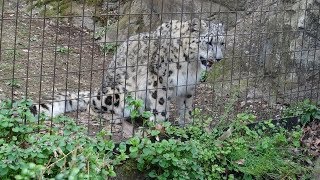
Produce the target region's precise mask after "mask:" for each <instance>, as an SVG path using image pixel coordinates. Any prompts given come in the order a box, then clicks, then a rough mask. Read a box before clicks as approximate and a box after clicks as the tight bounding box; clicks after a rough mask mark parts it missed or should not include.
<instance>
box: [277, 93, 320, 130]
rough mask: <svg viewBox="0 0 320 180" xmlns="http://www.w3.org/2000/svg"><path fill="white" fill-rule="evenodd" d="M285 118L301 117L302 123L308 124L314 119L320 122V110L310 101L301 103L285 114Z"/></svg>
mask: <svg viewBox="0 0 320 180" xmlns="http://www.w3.org/2000/svg"><path fill="white" fill-rule="evenodd" d="M283 116H284V117H292V116H299V117H300V119H301V122H302V123H303V124H306V123H308V122H310V121H311V120H312V119H315V120H320V108H319V107H318V106H317V105H316V104H315V103H313V102H311V101H310V100H309V99H306V100H304V101H303V102H299V103H297V104H295V105H293V106H291V107H289V108H286V109H285V110H284V112H283Z"/></svg>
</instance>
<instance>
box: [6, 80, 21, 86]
mask: <svg viewBox="0 0 320 180" xmlns="http://www.w3.org/2000/svg"><path fill="white" fill-rule="evenodd" d="M6 85H7V86H10V87H13V88H20V86H21V85H20V82H19V80H17V79H11V80H9V81H7V82H6Z"/></svg>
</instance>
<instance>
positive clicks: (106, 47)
mask: <svg viewBox="0 0 320 180" xmlns="http://www.w3.org/2000/svg"><path fill="white" fill-rule="evenodd" d="M101 49H102V51H103V52H104V53H106V54H109V53H114V52H115V51H116V49H117V44H116V43H105V44H103V45H102V47H101Z"/></svg>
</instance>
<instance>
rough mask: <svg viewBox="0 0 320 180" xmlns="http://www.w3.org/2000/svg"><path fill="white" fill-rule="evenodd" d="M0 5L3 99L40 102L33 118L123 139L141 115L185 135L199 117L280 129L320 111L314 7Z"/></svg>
mask: <svg viewBox="0 0 320 180" xmlns="http://www.w3.org/2000/svg"><path fill="white" fill-rule="evenodd" d="M0 5H1V22H0V28H1V29H0V33H1V34H0V50H1V56H0V74H1V76H0V96H1V97H0V98H1V99H3V98H4V97H8V98H10V99H20V98H22V97H27V98H30V99H32V100H33V101H34V102H39V103H36V105H35V106H34V107H32V108H31V110H32V112H33V113H34V114H35V115H36V114H37V113H39V112H45V113H47V114H48V115H49V116H56V115H58V114H63V113H64V112H68V111H70V113H68V114H67V115H68V116H71V117H72V118H74V119H75V120H76V121H77V122H78V123H80V124H84V125H86V126H87V127H88V133H89V134H94V133H96V132H98V131H99V130H100V129H101V128H103V127H106V125H107V124H111V126H110V128H111V130H112V131H113V132H115V133H118V134H119V137H122V136H123V135H124V134H128V133H129V134H130V133H131V132H132V131H131V130H128V129H130V128H126V127H124V125H123V124H122V119H124V118H127V117H130V116H131V117H133V116H138V115H140V114H142V115H144V116H150V114H148V113H145V114H143V112H142V109H144V110H146V111H150V112H151V116H152V117H151V119H153V117H155V118H157V119H160V120H169V121H172V122H175V121H177V122H178V123H180V125H182V124H184V123H186V122H188V123H189V122H192V119H193V118H198V119H199V116H201V118H200V119H208V118H211V119H212V120H213V123H212V126H214V124H215V123H214V122H218V121H221V120H225V119H232V117H233V116H234V115H235V114H237V113H239V112H250V113H254V114H255V115H257V116H258V118H259V119H268V118H279V117H280V116H281V111H282V110H283V108H284V107H286V106H288V105H290V104H292V103H295V102H297V101H300V100H303V99H307V98H309V99H312V100H314V101H318V100H319V84H320V73H319V69H320V68H319V66H320V65H319V64H320V51H319V37H318V35H319V32H320V31H319V25H320V24H319V22H320V21H319V19H320V18H319V15H320V8H319V7H320V3H319V1H317V0H291V1H288V0H254V1H251V0H240V1H233V0H130V1H121V0H82V1H79V0H74V1H66V0H52V1H41V0H15V1H14V0H1V1H0ZM166 23H167V24H166ZM221 24H222V25H221ZM129 95H130V96H129ZM130 97H132V98H130ZM135 98H138V99H141V100H142V102H143V103H141V104H143V107H142V108H141V111H140V110H137V109H139V108H137V103H138V106H139V102H137V101H133V100H134V99H135ZM87 106H89V108H87ZM130 108H131V109H130ZM193 109H196V111H192V110H193ZM136 110H137V111H136ZM71 111H72V112H71ZM101 112H103V113H101ZM132 112H135V113H132ZM194 116H196V117H194ZM117 119H118V120H120V121H117ZM108 126H109V125H108Z"/></svg>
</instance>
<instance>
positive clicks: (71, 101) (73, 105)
mask: <svg viewBox="0 0 320 180" xmlns="http://www.w3.org/2000/svg"><path fill="white" fill-rule="evenodd" d="M89 100H90V92H89V91H81V92H75V93H69V92H67V93H59V94H58V95H55V96H54V98H50V100H48V99H46V100H45V102H44V103H40V104H33V105H32V106H31V107H30V110H31V112H32V113H33V114H34V115H38V114H40V113H44V114H46V115H48V116H50V117H55V116H58V115H60V114H63V113H66V112H72V111H83V110H86V108H87V106H88V103H89Z"/></svg>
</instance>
